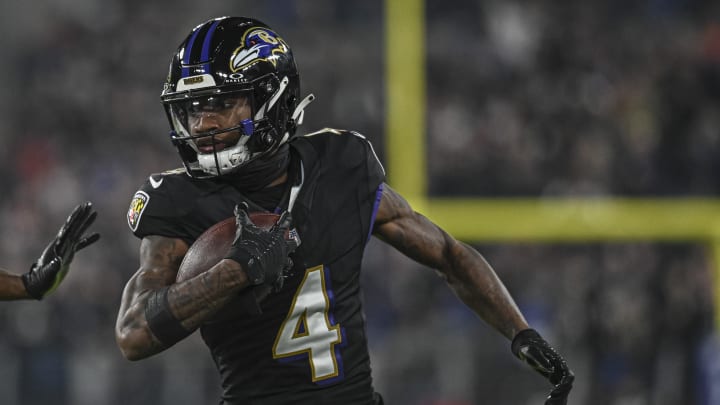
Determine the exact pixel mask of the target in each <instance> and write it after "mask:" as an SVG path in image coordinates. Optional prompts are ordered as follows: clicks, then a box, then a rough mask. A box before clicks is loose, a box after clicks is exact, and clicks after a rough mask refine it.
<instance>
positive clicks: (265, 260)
mask: <svg viewBox="0 0 720 405" xmlns="http://www.w3.org/2000/svg"><path fill="white" fill-rule="evenodd" d="M235 223H236V225H237V232H236V235H235V240H234V241H233V244H232V247H231V248H230V252H229V253H228V255H227V256H226V257H225V258H226V259H232V260H235V261H236V262H238V263H240V265H241V266H243V269H244V270H245V273H246V274H247V276H248V281H249V283H250V285H261V284H266V285H269V286H272V287H273V288H274V289H275V290H277V289H279V288H280V287H282V282H283V277H284V270H285V269H286V268H287V263H288V260H289V257H288V256H289V255H290V254H291V253H293V252H294V251H295V249H297V247H298V246H299V245H300V239H299V238H297V233H296V232H294V230H293V231H290V226H291V223H292V218H291V216H290V213H289V212H287V211H286V212H284V213H283V214H282V215H281V216H280V219H278V221H277V223H276V224H275V225H274V226H273V227H272V228H270V230H264V229H262V228H260V227H258V226H257V225H255V224H254V223H253V222H252V220H250V216H249V214H248V206H247V204H245V203H241V204H239V205H237V206H235ZM288 235H289V236H288Z"/></svg>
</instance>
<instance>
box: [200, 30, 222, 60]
mask: <svg viewBox="0 0 720 405" xmlns="http://www.w3.org/2000/svg"><path fill="white" fill-rule="evenodd" d="M218 24H220V20H217V21H215V22H214V23H212V25H211V26H210V29H209V30H208V32H207V34H206V35H205V39H204V40H203V46H202V52H201V54H200V61H201V62H204V63H203V65H205V66H207V67H208V68H209V67H210V41H211V40H212V36H213V34H214V33H215V28H216V27H217V26H218ZM205 73H209V72H205Z"/></svg>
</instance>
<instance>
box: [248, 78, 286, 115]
mask: <svg viewBox="0 0 720 405" xmlns="http://www.w3.org/2000/svg"><path fill="white" fill-rule="evenodd" d="M288 83H290V79H288V77H287V76H285V77H283V79H282V80H281V81H280V87H278V89H277V91H276V92H275V94H273V96H272V97H270V99H269V100H268V101H267V102H265V104H263V105H262V106H261V107H260V108H259V109H258V112H257V113H256V114H255V121H260V120H261V119H263V117H265V114H266V113H267V112H268V111H269V110H270V109H271V108H273V106H274V105H275V103H277V101H278V99H280V96H281V95H282V94H283V92H284V91H285V89H286V88H287V86H288Z"/></svg>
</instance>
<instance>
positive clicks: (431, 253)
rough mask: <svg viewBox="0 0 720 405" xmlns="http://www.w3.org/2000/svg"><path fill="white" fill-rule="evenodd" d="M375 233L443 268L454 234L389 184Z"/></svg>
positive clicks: (385, 188)
mask: <svg viewBox="0 0 720 405" xmlns="http://www.w3.org/2000/svg"><path fill="white" fill-rule="evenodd" d="M373 234H374V235H375V236H376V237H378V238H380V239H381V240H383V241H385V242H386V243H388V244H390V245H392V246H393V247H395V248H396V249H397V250H398V251H400V252H402V253H403V254H405V255H406V256H408V257H409V258H411V259H413V260H415V261H417V262H420V263H422V264H425V265H427V266H430V267H433V268H435V269H443V268H444V267H445V266H446V264H447V251H448V249H449V247H450V245H451V243H452V242H453V240H452V238H451V237H450V236H449V235H448V234H447V233H445V232H444V231H443V230H442V229H440V228H439V227H438V226H437V225H435V224H434V223H432V222H431V221H430V220H429V219H427V218H426V217H425V216H423V215H421V214H419V213H417V212H415V211H414V210H413V209H412V207H411V206H410V204H408V202H407V201H406V200H405V199H404V198H403V197H402V196H401V195H400V194H398V193H397V192H396V191H395V190H393V189H392V188H390V187H389V186H388V185H387V184H385V185H384V186H383V194H382V199H381V200H380V205H379V207H378V211H377V214H376V217H375V224H374V228H373Z"/></svg>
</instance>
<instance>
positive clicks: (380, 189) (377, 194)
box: [365, 183, 383, 243]
mask: <svg viewBox="0 0 720 405" xmlns="http://www.w3.org/2000/svg"><path fill="white" fill-rule="evenodd" d="M382 192H383V184H382V183H380V185H379V186H378V188H377V191H376V192H375V204H373V210H372V215H371V216H370V230H369V231H368V236H367V240H365V243H367V242H369V241H370V237H371V236H372V231H373V227H374V226H375V217H376V216H377V212H378V208H380V200H382Z"/></svg>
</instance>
